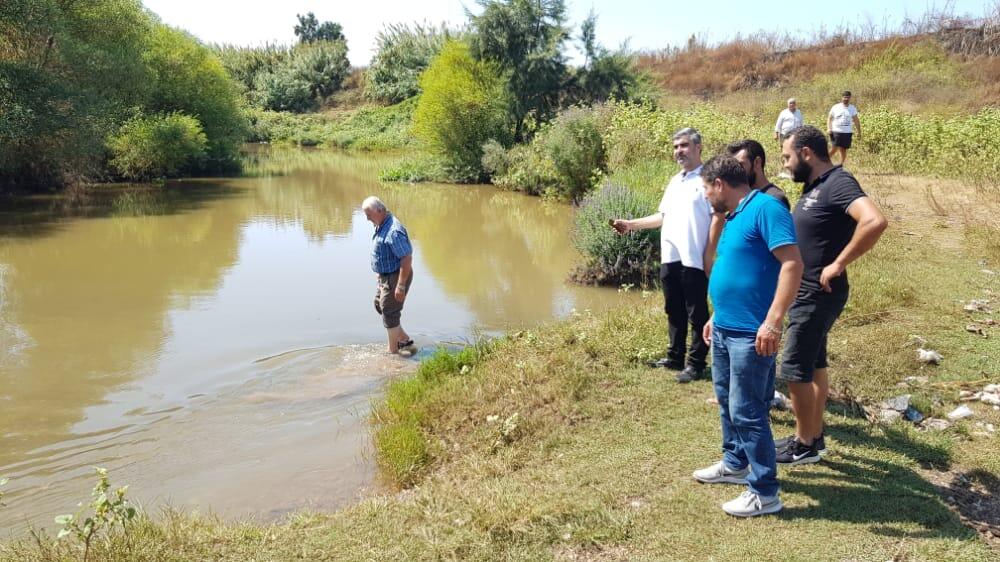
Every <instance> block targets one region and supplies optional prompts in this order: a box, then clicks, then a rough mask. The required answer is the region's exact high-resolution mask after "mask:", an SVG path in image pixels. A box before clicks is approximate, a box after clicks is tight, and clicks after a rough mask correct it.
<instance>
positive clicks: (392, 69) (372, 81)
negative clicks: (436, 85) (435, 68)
mask: <svg viewBox="0 0 1000 562" xmlns="http://www.w3.org/2000/svg"><path fill="white" fill-rule="evenodd" d="M454 35H456V33H454V32H452V31H449V30H448V28H446V27H444V26H441V28H440V29H439V28H435V27H430V26H424V25H420V24H416V25H414V26H413V27H412V28H411V27H410V26H408V25H398V24H393V25H389V26H387V27H386V28H385V29H383V30H382V31H380V32H379V34H378V36H377V37H376V38H375V42H376V45H377V50H376V51H375V55H374V56H373V57H372V60H371V64H369V65H368V71H367V72H366V73H365V79H366V85H365V89H366V93H367V94H368V97H370V98H372V99H377V100H381V101H386V102H389V103H398V102H401V101H403V100H405V99H407V98H411V97H413V96H415V95H417V94H419V93H420V73H421V72H423V71H424V70H425V69H426V68H427V66H428V65H430V63H431V60H432V59H433V58H434V57H435V56H437V54H438V53H439V52H441V47H442V46H443V45H444V44H445V42H446V41H448V39H450V38H452V37H453V36H454Z"/></svg>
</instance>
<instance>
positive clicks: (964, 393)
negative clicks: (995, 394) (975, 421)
mask: <svg viewBox="0 0 1000 562" xmlns="http://www.w3.org/2000/svg"><path fill="white" fill-rule="evenodd" d="M982 395H983V393H982V392H972V391H971V390H959V391H958V399H959V400H961V401H963V402H970V401H973V400H979V397H980V396H982Z"/></svg>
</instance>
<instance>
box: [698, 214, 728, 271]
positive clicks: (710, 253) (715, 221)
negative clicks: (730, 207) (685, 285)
mask: <svg viewBox="0 0 1000 562" xmlns="http://www.w3.org/2000/svg"><path fill="white" fill-rule="evenodd" d="M725 226H726V217H725V215H723V214H722V213H712V223H711V224H709V225H708V244H706V245H705V254H704V255H703V256H702V257H701V258H702V263H703V264H704V265H705V276H706V277H707V276H709V275H711V274H712V266H713V265H715V250H716V249H717V248H718V247H719V238H722V229H723V228H725Z"/></svg>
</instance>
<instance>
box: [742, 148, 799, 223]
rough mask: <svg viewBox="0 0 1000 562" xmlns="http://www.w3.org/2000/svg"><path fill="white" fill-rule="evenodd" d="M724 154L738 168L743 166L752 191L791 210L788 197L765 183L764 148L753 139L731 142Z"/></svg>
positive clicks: (768, 183)
mask: <svg viewBox="0 0 1000 562" xmlns="http://www.w3.org/2000/svg"><path fill="white" fill-rule="evenodd" d="M726 153H727V154H729V155H730V156H732V157H733V158H736V160H737V161H738V162H739V163H740V166H743V170H744V171H746V173H747V179H749V180H750V187H751V188H752V189H756V190H758V191H760V192H762V193H766V194H768V195H770V196H771V197H774V198H775V199H777V200H778V201H781V204H782V205H784V206H785V208H786V209H788V210H791V208H792V206H791V205H790V204H789V203H788V197H786V196H785V192H784V191H782V190H781V188H780V187H778V186H776V185H774V184H773V183H771V182H769V181H767V175H765V174H764V164H765V163H766V162H765V158H766V157H765V154H764V147H763V146H762V145H761V144H760V143H759V142H757V141H755V140H753V139H745V140H741V141H733V142H731V143H729V146H727V147H726Z"/></svg>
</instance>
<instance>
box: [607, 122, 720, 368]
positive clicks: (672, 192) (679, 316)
mask: <svg viewBox="0 0 1000 562" xmlns="http://www.w3.org/2000/svg"><path fill="white" fill-rule="evenodd" d="M673 145H674V160H675V161H676V162H677V163H678V164H680V166H681V171H680V172H678V174H677V175H675V176H674V177H673V178H671V179H670V183H669V184H667V188H666V190H664V192H663V199H662V201H660V207H659V210H658V211H657V212H656V213H654V214H652V215H649V216H647V217H642V218H638V219H632V220H626V219H615V220H614V222H613V223H612V226H614V228H615V230H617V231H618V233H619V234H624V233H626V232H629V231H633V230H647V229H651V228H659V229H660V250H661V260H660V261H661V264H660V282H661V283H662V285H663V299H664V307H663V308H664V311H665V312H666V313H667V325H668V330H667V331H668V335H669V338H670V344H669V347H668V349H667V355H666V357H663V358H662V359H659V360H657V361H653V362H651V363H650V364H649V365H650V366H651V367H665V368H667V369H673V370H678V371H681V372H680V373H679V374H678V375H677V382H680V383H686V382H691V381H693V380H695V379H699V378H703V377H705V376H706V370H705V367H706V358H707V356H708V345H707V344H706V343H705V340H704V339H702V337H701V333H702V330H703V328H704V326H705V323H706V322H707V321H708V274H709V273H710V272H711V269H712V262H713V261H714V259H715V247H716V244H717V243H718V241H719V237H720V236H721V234H722V227H723V226H724V225H725V220H724V219H723V217H722V216H721V215H719V214H716V213H715V212H714V211H713V209H712V204H711V203H709V201H708V198H707V197H706V196H705V186H704V184H703V183H702V181H701V134H700V133H698V131H696V130H695V129H692V128H690V127H687V128H684V129H681V130H680V131H677V132H676V133H674V136H673ZM688 323H690V324H691V346H690V349H689V350H688V351H687V353H686V354H685V348H686V347H687V339H688Z"/></svg>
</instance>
